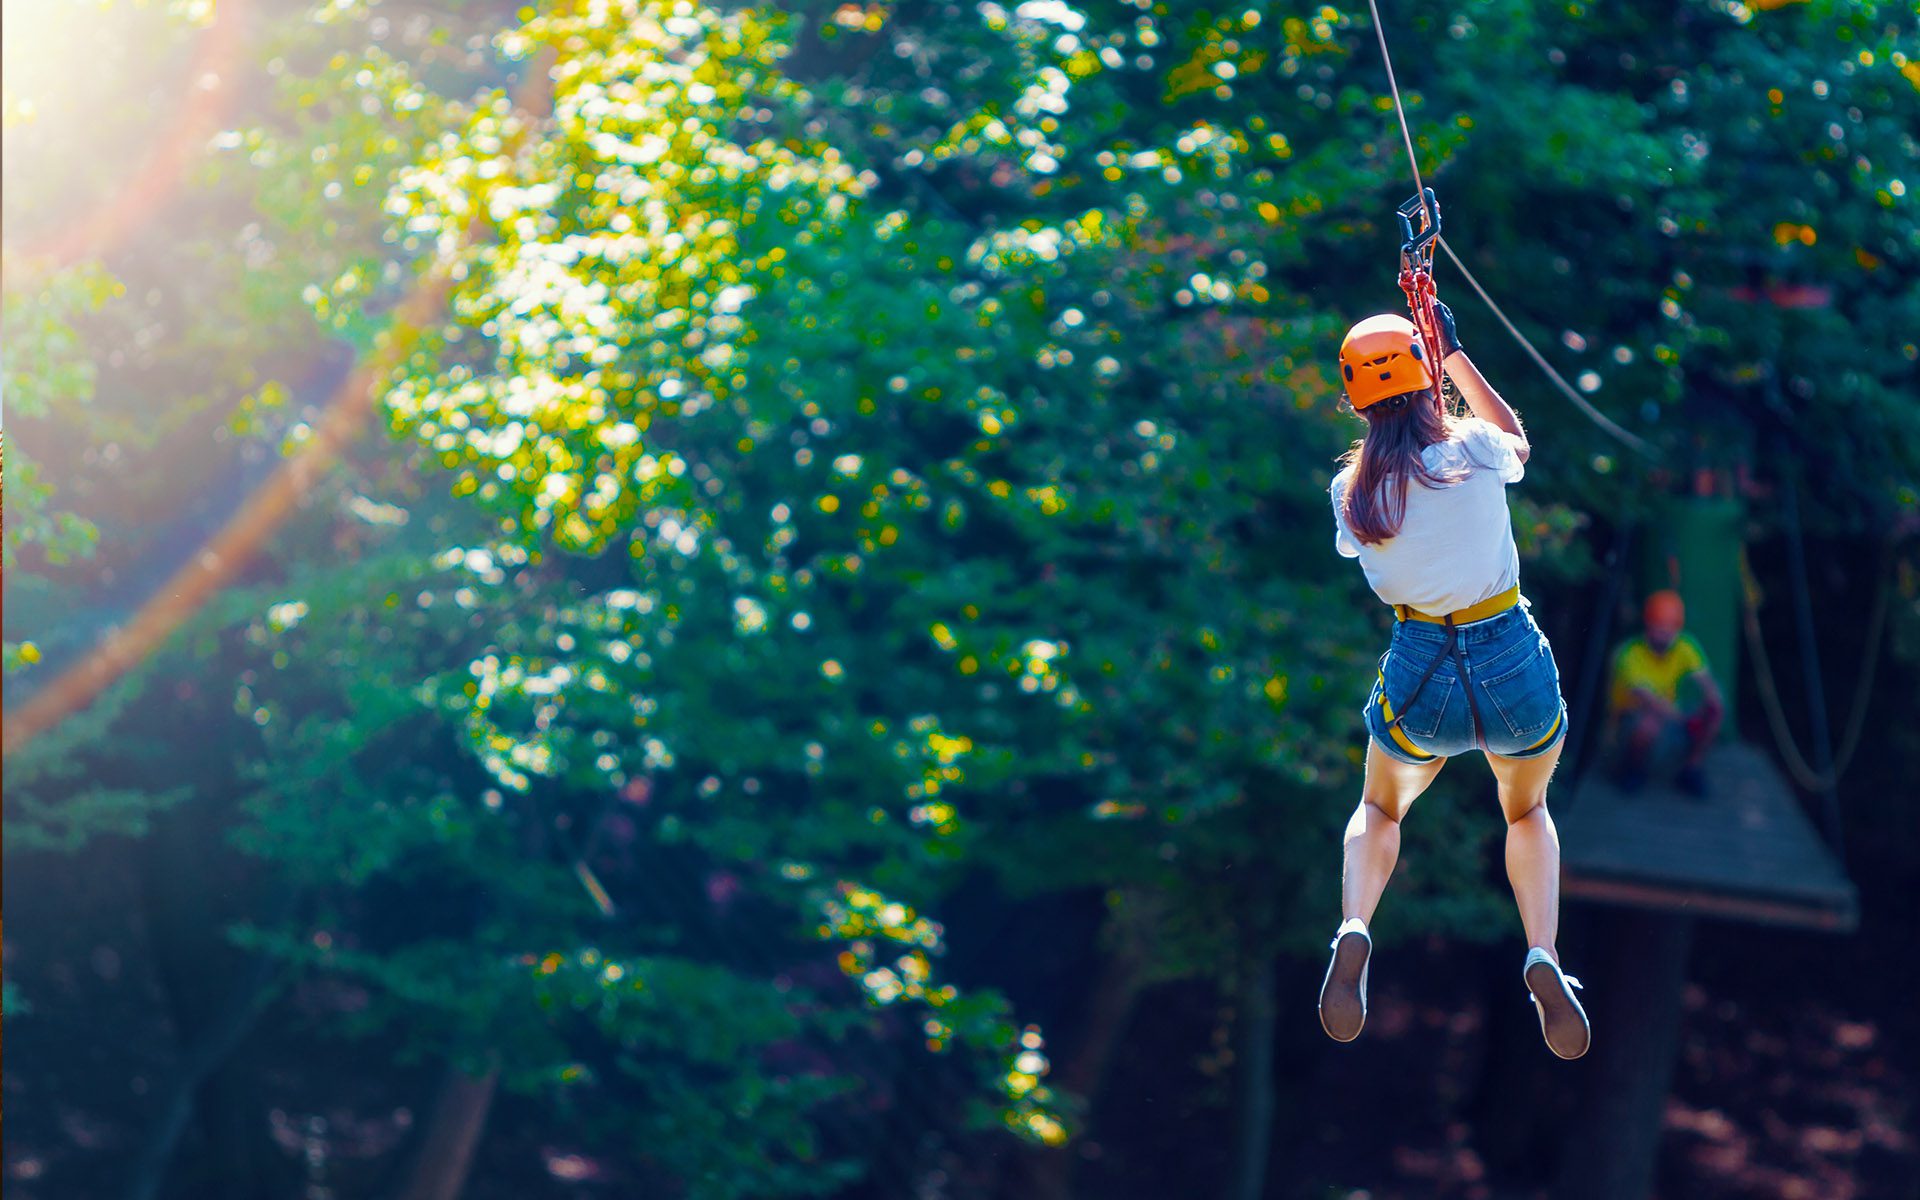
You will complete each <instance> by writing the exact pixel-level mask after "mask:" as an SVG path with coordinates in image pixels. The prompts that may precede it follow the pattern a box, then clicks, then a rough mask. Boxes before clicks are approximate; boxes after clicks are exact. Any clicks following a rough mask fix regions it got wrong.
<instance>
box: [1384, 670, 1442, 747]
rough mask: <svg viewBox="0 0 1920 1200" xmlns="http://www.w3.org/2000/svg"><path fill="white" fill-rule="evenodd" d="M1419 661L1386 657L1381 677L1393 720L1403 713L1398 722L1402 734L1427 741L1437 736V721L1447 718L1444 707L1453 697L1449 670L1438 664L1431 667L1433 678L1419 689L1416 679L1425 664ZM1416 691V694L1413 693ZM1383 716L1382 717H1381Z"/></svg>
mask: <svg viewBox="0 0 1920 1200" xmlns="http://www.w3.org/2000/svg"><path fill="white" fill-rule="evenodd" d="M1429 661H1431V660H1428V659H1422V660H1419V661H1413V657H1412V656H1411V655H1405V654H1389V655H1388V656H1387V663H1386V667H1385V668H1384V670H1383V674H1384V676H1385V679H1386V698H1387V703H1388V704H1390V705H1392V715H1393V716H1395V717H1399V716H1401V714H1402V713H1404V714H1406V715H1405V717H1404V718H1403V719H1402V720H1401V722H1400V728H1401V730H1403V731H1404V732H1406V733H1408V734H1410V735H1411V736H1413V737H1417V738H1431V737H1434V736H1436V735H1438V734H1439V732H1440V722H1441V721H1442V720H1443V719H1444V718H1445V717H1446V715H1447V704H1448V702H1449V701H1450V700H1451V699H1452V698H1453V687H1454V679H1453V667H1452V665H1451V664H1450V663H1442V664H1440V665H1439V666H1438V667H1436V668H1434V672H1433V677H1432V678H1430V679H1428V680H1427V682H1426V686H1424V687H1421V686H1420V677H1421V676H1422V675H1425V674H1426V673H1427V663H1428V662H1429ZM1416 688H1418V690H1419V695H1418V696H1415V695H1414V691H1415V689H1416ZM1383 715H1384V714H1383Z"/></svg>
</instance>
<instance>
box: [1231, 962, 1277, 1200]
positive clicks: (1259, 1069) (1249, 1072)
mask: <svg viewBox="0 0 1920 1200" xmlns="http://www.w3.org/2000/svg"><path fill="white" fill-rule="evenodd" d="M1275 969H1276V964H1275V963H1274V960H1273V959H1271V958H1268V957H1260V958H1258V959H1256V960H1255V961H1254V963H1253V965H1252V968H1251V970H1250V971H1249V972H1248V976H1247V979H1246V982H1245V983H1244V984H1243V985H1242V986H1241V989H1240V1053H1239V1055H1238V1058H1239V1062H1238V1063H1237V1064H1236V1065H1237V1066H1238V1067H1239V1068H1240V1112H1239V1122H1238V1128H1237V1130H1236V1132H1235V1140H1236V1141H1237V1142H1238V1143H1239V1144H1238V1145H1237V1146H1236V1147H1235V1150H1234V1156H1233V1157H1234V1165H1233V1182H1232V1183H1230V1184H1229V1185H1228V1191H1227V1195H1228V1197H1229V1200H1260V1198H1261V1197H1262V1196H1264V1195H1266V1192H1267V1160H1268V1157H1269V1152H1270V1149H1271V1147H1272V1145H1273V1114H1274V1087H1273V1061H1274V1033H1275V1026H1276V1025H1277V1024H1278V1022H1279V1019H1280V1005H1279V999H1278V997H1277V996H1276V995H1275V988H1274V971H1275Z"/></svg>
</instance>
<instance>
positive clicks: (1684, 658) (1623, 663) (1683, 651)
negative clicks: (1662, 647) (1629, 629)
mask: <svg viewBox="0 0 1920 1200" xmlns="http://www.w3.org/2000/svg"><path fill="white" fill-rule="evenodd" d="M1706 669H1707V656H1706V655H1705V654H1702V653H1701V652H1700V643H1699V642H1696V641H1694V640H1693V637H1692V635H1691V634H1685V633H1683V634H1681V635H1680V636H1679V637H1677V638H1675V639H1674V641H1673V645H1671V646H1668V647H1667V650H1666V653H1664V654H1662V653H1660V652H1659V651H1657V650H1655V649H1654V648H1653V647H1652V646H1650V645H1648V644H1647V639H1646V638H1644V637H1636V638H1631V639H1629V640H1628V641H1627V643H1626V645H1624V646H1622V647H1620V649H1619V650H1618V651H1617V652H1616V653H1615V654H1614V656H1613V708H1614V711H1615V712H1619V711H1620V710H1622V709H1625V708H1627V707H1628V706H1629V705H1631V704H1632V702H1633V692H1634V689H1636V688H1646V689H1647V690H1648V691H1650V692H1652V693H1653V694H1654V695H1656V696H1659V697H1660V698H1661V699H1663V700H1665V701H1667V702H1668V703H1669V704H1675V703H1678V702H1679V699H1680V681H1681V680H1683V679H1685V678H1686V677H1687V676H1689V675H1691V674H1693V673H1694V672H1695V671H1704V670H1706Z"/></svg>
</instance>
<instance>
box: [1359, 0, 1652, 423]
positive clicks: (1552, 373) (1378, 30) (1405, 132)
mask: <svg viewBox="0 0 1920 1200" xmlns="http://www.w3.org/2000/svg"><path fill="white" fill-rule="evenodd" d="M1367 7H1368V9H1370V10H1371V11H1372V13H1373V32H1374V35H1375V36H1376V37H1377V38H1379V40H1380V59H1381V61H1382V62H1384V63H1385V64H1386V67H1387V87H1388V89H1389V90H1390V91H1391V92H1392V93H1393V111H1394V113H1395V115H1396V116H1398V117H1399V119H1400V137H1401V139H1402V140H1404V141H1405V142H1406V145H1407V166H1408V167H1410V168H1411V169H1412V171H1413V194H1414V195H1415V196H1416V197H1422V198H1423V199H1422V203H1423V204H1424V203H1425V201H1424V197H1425V196H1426V194H1427V190H1426V185H1425V184H1423V183H1422V182H1421V180H1420V160H1419V159H1418V158H1417V157H1416V156H1415V154H1414V152H1413V130H1412V128H1411V127H1410V126H1409V125H1408V124H1407V109H1406V106H1405V105H1404V104H1402V103H1401V102H1400V84H1399V81H1398V80H1396V79H1395V78H1394V74H1393V55H1392V54H1391V53H1390V52H1389V51H1388V50H1387V26H1386V22H1384V21H1382V20H1381V19H1380V4H1379V0H1367ZM1435 240H1436V241H1438V242H1439V243H1440V247H1441V249H1443V250H1445V251H1446V252H1447V257H1448V258H1450V259H1452V260H1453V265H1454V266H1455V267H1456V268H1458V269H1459V271H1460V274H1461V275H1463V276H1465V277H1466V280H1467V283H1468V284H1469V285H1470V286H1472V288H1473V290H1474V291H1475V292H1476V293H1478V294H1479V296H1480V299H1481V300H1483V301H1485V302H1486V305H1487V307H1488V308H1490V309H1492V310H1493V315H1494V316H1496V317H1498V318H1499V319H1500V324H1502V325H1504V326H1505V327H1506V330H1507V332H1508V333H1510V334H1512V335H1513V339H1514V340H1515V341H1517V342H1519V343H1520V348H1521V349H1523V350H1525V351H1526V352H1527V356H1528V357H1529V358H1531V359H1533V361H1534V364H1535V365H1536V366H1538V367H1539V368H1540V369H1541V370H1542V371H1544V372H1545V373H1546V376H1547V378H1548V379H1550V380H1552V381H1553V382H1554V384H1555V385H1556V386H1557V387H1559V389H1560V391H1561V392H1562V393H1563V394H1564V395H1565V396H1566V397H1567V399H1569V400H1571V401H1573V403H1574V407H1576V408H1578V409H1579V410H1580V411H1581V412H1582V413H1583V414H1585V416H1586V417H1587V419H1588V420H1590V421H1592V422H1593V423H1594V424H1596V425H1598V426H1599V427H1600V428H1602V429H1604V430H1606V431H1607V432H1608V433H1610V434H1612V435H1613V436H1614V437H1616V438H1618V439H1619V440H1620V442H1621V443H1622V444H1624V445H1626V446H1628V447H1631V448H1632V449H1634V450H1636V451H1638V452H1639V453H1641V454H1643V455H1646V456H1647V457H1648V458H1656V459H1657V458H1658V457H1659V454H1658V453H1657V452H1656V451H1655V450H1654V449H1653V447H1652V446H1650V445H1648V444H1647V443H1646V442H1645V441H1644V440H1643V439H1641V438H1639V437H1636V436H1635V435H1633V434H1631V433H1628V432H1627V431H1626V430H1625V429H1622V428H1621V427H1620V426H1619V425H1618V424H1616V423H1615V422H1614V421H1613V420H1612V419H1611V418H1609V417H1608V416H1607V415H1606V414H1605V413H1603V412H1601V411H1600V410H1599V409H1597V408H1595V407H1594V406H1593V404H1592V403H1591V402H1589V401H1588V400H1587V398H1586V397H1585V396H1582V395H1581V394H1580V393H1579V392H1577V391H1575V390H1574V388H1573V385H1572V384H1570V383H1568V382H1567V381H1566V379H1565V378H1564V377H1562V376H1561V374H1560V372H1558V371H1556V370H1554V368H1553V364H1552V363H1550V362H1548V361H1547V359H1546V356H1545V355H1543V354H1541V353H1540V351H1539V350H1538V349H1536V348H1535V347H1534V344H1533V343H1532V342H1531V341H1529V340H1528V338H1527V335H1526V334H1524V333H1521V332H1520V329H1519V327H1518V326H1517V325H1515V324H1514V323H1513V322H1512V321H1510V320H1508V319H1507V314H1506V313H1505V312H1503V311H1501V308H1500V306H1499V305H1498V304H1495V303H1494V301H1493V297H1492V296H1490V295H1488V294H1487V289H1485V288H1483V287H1481V286H1480V281H1479V280H1478V279H1475V278H1474V277H1473V272H1472V271H1469V270H1467V264H1466V263H1463V262H1461V261H1460V256H1459V255H1458V254H1455V253H1454V252H1453V247H1452V246H1451V245H1449V244H1448V243H1447V239H1446V238H1444V237H1439V236H1437V235H1436V238H1435Z"/></svg>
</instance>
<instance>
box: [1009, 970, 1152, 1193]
mask: <svg viewBox="0 0 1920 1200" xmlns="http://www.w3.org/2000/svg"><path fill="white" fill-rule="evenodd" d="M1143 984H1144V976H1143V972H1142V970H1141V964H1140V962H1139V960H1138V959H1137V958H1136V957H1135V956H1134V955H1133V954H1132V953H1130V952H1129V951H1127V950H1120V951H1116V952H1115V953H1113V954H1110V955H1108V956H1107V958H1106V961H1105V962H1104V963H1103V964H1102V965H1101V968H1100V976H1099V978H1098V980H1096V981H1095V983H1094V985H1093V990H1092V992H1091V993H1090V994H1089V995H1088V997H1087V1010H1086V1014H1085V1015H1084V1016H1083V1017H1082V1018H1081V1019H1080V1021H1079V1022H1078V1023H1077V1025H1078V1028H1079V1030H1080V1038H1079V1040H1078V1042H1077V1043H1076V1044H1075V1045H1074V1048H1073V1053H1072V1054H1071V1055H1069V1056H1067V1057H1066V1058H1065V1059H1063V1060H1062V1061H1061V1062H1060V1063H1059V1064H1058V1065H1057V1066H1056V1067H1055V1069H1054V1070H1053V1071H1052V1072H1051V1073H1050V1074H1049V1076H1048V1079H1047V1082H1048V1083H1050V1084H1052V1085H1053V1086H1054V1087H1056V1088H1059V1089H1061V1090H1063V1091H1066V1092H1069V1093H1071V1094H1073V1095H1075V1096H1079V1097H1081V1098H1082V1099H1084V1100H1086V1101H1087V1102H1088V1103H1089V1105H1091V1103H1092V1101H1093V1098H1094V1096H1095V1095H1097V1094H1098V1093H1099V1091H1100V1084H1101V1081H1102V1080H1104V1079H1105V1078H1106V1074H1107V1067H1108V1066H1109V1065H1110V1064H1111V1063H1112V1061H1113V1052H1114V1050H1115V1049H1116V1048H1117V1047H1118V1046H1119V1044H1120V1038H1121V1035H1122V1034H1124V1033H1126V1031H1127V1023H1128V1022H1129V1021H1131V1020H1132V1018H1133V1007H1134V1003H1135V1001H1137V1000H1138V999H1139V998H1140V989H1141V987H1142V986H1143ZM1015 1162H1016V1166H1015V1169H1014V1171H1013V1172H1012V1174H1013V1175H1014V1180H1013V1184H1012V1186H1011V1187H1010V1188H1009V1189H1007V1191H1006V1194H1007V1195H1009V1196H1013V1197H1017V1198H1018V1200H1074V1198H1073V1186H1072V1184H1073V1162H1074V1160H1073V1155H1072V1149H1071V1147H1065V1148H1061V1149H1057V1150H1043V1151H1034V1152H1032V1153H1029V1154H1025V1155H1021V1156H1020V1157H1019V1158H1018V1159H1016V1160H1015Z"/></svg>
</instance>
